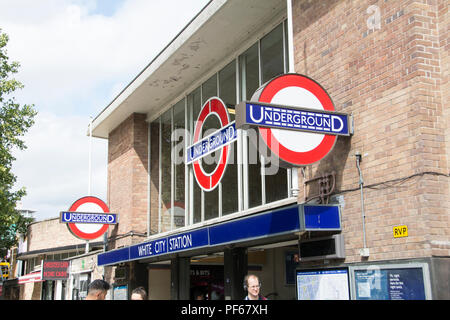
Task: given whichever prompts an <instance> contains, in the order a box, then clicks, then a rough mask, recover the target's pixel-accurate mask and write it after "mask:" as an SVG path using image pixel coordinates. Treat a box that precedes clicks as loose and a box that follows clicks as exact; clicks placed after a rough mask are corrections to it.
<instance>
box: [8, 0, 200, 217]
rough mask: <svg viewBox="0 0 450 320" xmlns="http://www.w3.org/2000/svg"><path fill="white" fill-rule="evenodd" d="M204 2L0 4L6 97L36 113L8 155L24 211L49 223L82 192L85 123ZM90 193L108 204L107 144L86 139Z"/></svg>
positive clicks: (44, 0)
mask: <svg viewBox="0 0 450 320" xmlns="http://www.w3.org/2000/svg"><path fill="white" fill-rule="evenodd" d="M207 3H208V0H192V1H186V0H170V1H167V0H151V1H148V0H39V1H36V0H14V1H11V0H0V28H1V29H2V31H3V32H5V33H7V34H8V35H9V38H10V41H9V43H8V46H7V50H8V56H9V57H10V60H11V61H19V62H20V64H21V68H20V71H19V73H18V74H17V75H16V78H17V79H18V80H19V81H21V82H22V83H23V84H24V85H25V88H24V89H23V90H21V91H18V92H16V93H15V94H14V96H15V97H16V98H17V101H18V102H19V103H21V104H24V103H26V104H34V105H35V108H36V109H37V111H38V112H39V113H38V116H37V118H36V123H35V125H34V126H33V127H32V128H31V129H30V131H29V132H28V134H27V135H26V138H25V141H26V145H27V146H28V149H26V150H25V151H20V152H16V154H15V156H16V158H17V161H16V162H15V163H14V165H13V171H14V173H15V174H16V175H17V177H18V181H17V183H16V186H17V187H18V188H20V187H22V186H25V187H26V190H27V196H26V197H24V198H23V199H22V207H23V208H26V209H32V210H36V211H37V213H36V218H37V219H38V220H41V219H46V218H49V217H56V216H58V214H59V211H61V210H67V209H68V208H69V206H70V205H71V204H72V203H73V202H74V201H75V200H77V199H78V198H80V197H82V196H85V195H86V194H87V191H88V153H89V152H88V151H89V149H88V148H89V138H88V137H87V136H86V132H87V128H88V122H89V117H90V116H92V117H95V116H96V115H97V114H98V113H99V112H100V111H101V110H103V109H104V108H105V107H106V106H107V105H108V104H109V103H110V102H111V101H112V100H113V98H114V97H115V96H116V95H117V94H118V93H119V92H120V91H121V90H122V89H123V88H124V87H125V86H126V85H127V84H128V83H129V82H130V81H131V80H132V79H133V78H134V77H135V76H136V75H137V74H138V73H139V72H140V71H141V70H142V69H143V68H144V67H145V66H146V65H147V64H148V63H149V62H150V61H151V60H152V59H153V58H154V57H155V56H156V55H157V54H158V53H159V52H160V51H161V50H162V49H163V48H164V47H165V46H166V45H167V44H168V43H169V42H170V41H171V40H172V39H173V38H174V37H175V36H176V35H177V33H178V32H180V31H181V29H182V28H183V27H184V26H185V25H186V24H187V23H188V22H189V21H190V20H191V19H192V18H193V17H194V16H195V14H197V13H198V12H199V11H200V10H201V9H202V8H203V7H204V6H205V5H206V4H207ZM92 150H93V153H92V181H93V182H92V195H95V196H98V197H99V198H101V199H103V200H105V201H106V200H107V199H106V192H107V191H106V184H107V141H106V140H100V139H93V148H92Z"/></svg>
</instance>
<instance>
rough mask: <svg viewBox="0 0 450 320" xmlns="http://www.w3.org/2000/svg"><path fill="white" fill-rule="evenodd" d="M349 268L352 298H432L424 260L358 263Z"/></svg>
mask: <svg viewBox="0 0 450 320" xmlns="http://www.w3.org/2000/svg"><path fill="white" fill-rule="evenodd" d="M350 270H351V271H350V272H351V279H352V281H351V283H352V287H351V292H352V297H353V299H355V300H428V299H431V287H430V281H429V272H428V265H427V264H426V263H409V264H388V265H369V266H358V267H351V268H350Z"/></svg>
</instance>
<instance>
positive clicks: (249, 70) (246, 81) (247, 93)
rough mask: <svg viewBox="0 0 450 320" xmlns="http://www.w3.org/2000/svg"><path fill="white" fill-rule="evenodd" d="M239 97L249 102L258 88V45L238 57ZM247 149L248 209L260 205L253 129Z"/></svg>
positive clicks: (258, 171) (249, 131) (259, 178)
mask: <svg viewBox="0 0 450 320" xmlns="http://www.w3.org/2000/svg"><path fill="white" fill-rule="evenodd" d="M239 72H240V79H241V81H240V84H241V88H240V97H241V100H250V99H251V97H252V96H253V94H254V93H255V91H256V90H257V89H258V87H259V62H258V44H257V43H255V44H254V45H253V46H251V47H250V48H249V49H248V50H247V51H245V52H244V53H243V54H242V55H241V56H240V57H239ZM247 136H248V138H247V142H248V143H247V145H248V148H247V150H246V151H244V152H247V158H248V167H247V168H248V175H247V177H244V179H246V178H247V179H248V205H249V208H252V207H256V206H259V205H261V204H262V194H261V192H262V190H261V163H260V157H259V152H258V149H257V148H256V146H257V141H258V140H257V139H258V133H257V131H256V130H254V129H249V130H247Z"/></svg>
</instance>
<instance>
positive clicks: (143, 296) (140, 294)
mask: <svg viewBox="0 0 450 320" xmlns="http://www.w3.org/2000/svg"><path fill="white" fill-rule="evenodd" d="M131 300H147V292H146V291H145V289H144V287H138V288H136V289H134V290H133V291H132V292H131Z"/></svg>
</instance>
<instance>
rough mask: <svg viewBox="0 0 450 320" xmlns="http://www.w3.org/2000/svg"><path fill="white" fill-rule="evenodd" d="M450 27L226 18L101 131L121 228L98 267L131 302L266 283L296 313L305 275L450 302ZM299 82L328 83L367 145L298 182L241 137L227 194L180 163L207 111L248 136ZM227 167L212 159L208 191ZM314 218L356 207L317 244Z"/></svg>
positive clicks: (280, 10)
mask: <svg viewBox="0 0 450 320" xmlns="http://www.w3.org/2000/svg"><path fill="white" fill-rule="evenodd" d="M290 8H292V10H291V9H290ZM291 22H292V24H291ZM448 22H449V15H448V4H447V3H446V1H443V0H442V1H441V0H436V1H433V2H430V1H406V0H405V1H402V0H400V1H382V0H379V1H338V0H329V1H328V0H327V1H307V0H293V1H292V2H291V1H286V0H246V1H239V0H213V1H211V2H209V3H208V4H207V5H206V6H205V7H204V8H203V10H201V11H200V12H199V13H198V14H197V15H196V16H195V17H194V18H193V19H192V21H191V22H190V23H189V24H188V25H187V26H186V27H185V28H184V29H183V30H181V31H180V33H179V34H178V35H177V36H176V37H175V38H174V39H173V40H172V41H171V42H170V43H169V44H168V45H167V46H166V47H165V48H164V49H163V50H162V51H161V52H160V53H159V55H157V56H156V57H155V58H154V59H153V60H152V61H151V62H150V63H149V64H148V65H147V66H146V67H145V68H144V69H143V70H142V71H141V72H140V73H139V74H138V75H137V76H136V77H135V78H134V79H133V80H132V81H131V82H130V83H129V84H128V85H127V86H126V87H125V88H124V89H123V90H122V91H121V93H120V94H119V95H118V96H117V97H116V98H115V99H114V100H113V101H112V102H111V103H110V104H109V105H108V106H106V107H105V109H104V110H103V111H102V112H101V113H100V114H98V115H97V117H96V118H95V119H94V121H93V135H94V136H95V137H98V138H103V139H108V199H107V202H108V205H109V208H110V211H111V212H117V213H119V215H120V219H119V224H118V225H116V226H115V227H110V230H109V234H108V245H107V251H106V252H104V253H100V254H99V255H98V265H99V266H101V267H105V275H106V279H107V280H108V281H109V282H110V283H112V284H113V291H114V292H116V291H117V293H120V296H121V297H123V296H124V295H125V296H127V295H129V294H130V292H131V290H132V289H134V287H137V286H144V287H145V288H146V289H148V292H149V299H192V298H193V291H194V290H197V289H201V290H203V292H204V293H205V294H206V297H207V298H208V299H242V298H243V297H244V295H245V291H244V289H243V279H244V276H245V275H246V274H248V273H254V274H257V275H258V276H259V277H260V280H261V282H262V287H261V292H262V293H263V294H264V295H266V296H268V298H269V299H296V298H299V295H300V293H299V290H300V289H299V287H298V285H299V284H298V279H299V278H298V276H302V275H301V271H302V270H309V271H311V270H313V272H314V274H319V273H320V271H321V270H324V271H327V270H334V269H333V268H335V269H336V268H343V269H342V270H346V273H347V277H348V298H350V299H397V298H398V299H403V298H404V299H448V298H450V297H449V292H450V290H449V283H448V276H449V273H448V272H449V270H450V268H449V266H450V263H449V262H450V259H449V256H450V228H449V216H450V205H449V204H450V203H449V201H450V200H449V199H450V198H449V165H450V161H449V154H450V143H449V140H448V136H449V134H450V127H449V121H450V120H449V116H450V112H449V108H448V107H446V105H447V104H448V101H449V92H450V90H449V83H448V65H449V58H448V53H449V42H448V39H449V35H448V28H447V26H448ZM291 25H292V28H291V27H290V26H291ZM290 39H292V40H290ZM147 40H148V39H146V41H147ZM289 72H295V73H298V74H302V75H305V76H307V77H309V78H311V79H314V81H316V82H317V83H319V84H320V85H321V86H322V87H323V88H324V89H325V90H326V91H327V93H328V94H329V96H330V97H331V99H332V101H333V104H334V107H335V110H336V111H338V112H342V113H346V114H348V115H351V117H352V121H353V130H354V131H353V134H352V135H351V136H347V137H343V136H339V137H338V138H337V141H336V143H335V145H334V148H333V150H332V151H331V152H330V153H329V154H328V155H327V156H326V157H324V158H323V159H322V160H320V161H318V162H316V163H314V164H311V165H307V166H303V167H300V168H286V167H278V166H274V163H273V162H272V161H270V159H271V158H270V154H266V155H264V154H262V153H259V152H258V150H257V149H258V148H257V146H256V145H255V144H254V143H253V141H252V138H254V137H253V136H252V135H251V134H250V132H247V131H246V130H244V129H238V132H237V139H236V140H235V141H234V142H232V143H231V144H229V159H228V163H227V164H226V168H225V171H224V174H223V177H222V179H221V180H220V183H218V186H217V187H216V188H214V189H213V190H212V191H207V190H205V189H204V188H201V187H200V186H199V184H198V182H197V179H196V175H195V172H194V168H193V165H192V164H188V163H186V162H185V161H180V159H181V160H183V159H185V156H186V153H185V150H186V148H187V147H188V146H190V145H191V144H192V143H193V142H194V131H195V130H196V129H198V123H197V120H198V119H199V113H200V111H201V110H202V106H204V104H205V102H207V101H208V100H209V99H211V98H212V97H218V98H220V99H221V100H222V101H223V102H224V103H225V105H226V108H227V111H228V114H229V118H230V121H232V120H234V119H235V109H236V105H237V104H238V103H239V102H241V101H244V100H250V99H251V98H252V96H253V95H254V93H255V92H256V91H257V90H258V89H259V88H261V86H263V85H264V84H266V83H267V82H269V81H270V80H271V79H273V78H275V77H277V76H279V75H282V74H286V73H289ZM219 120H220V119H218V118H217V117H213V116H211V117H207V118H206V119H205V120H204V123H203V124H202V126H201V130H202V134H203V135H206V134H207V131H208V130H215V129H219V128H220V127H221V123H220V121H219ZM221 155H222V153H221V152H215V153H212V154H211V155H209V156H207V157H205V158H204V159H202V164H201V166H202V170H203V171H202V172H203V174H204V175H205V176H208V177H209V176H214V173H215V172H217V170H218V167H219V166H220V164H218V163H219V162H220V159H221V157H222V156H221ZM306 205H314V206H320V205H329V206H330V205H334V206H335V207H338V208H339V223H340V225H339V228H338V229H336V230H320V228H319V229H317V230H309V229H306V228H304V225H303V223H304V221H303V222H302V212H303V213H304V208H305V206H306ZM303 217H304V216H303ZM336 270H337V269H336ZM299 272H300V273H299ZM311 272H312V271H311ZM303 275H305V273H304V274H303ZM414 279H416V280H417V279H418V280H417V281H415V280H414ZM330 281H331V280H330ZM414 281H415V282H414ZM412 282H414V283H412ZM409 283H412V286H413V289H411V290H410V291H408V290H407V289H406V286H405V284H409ZM396 286H397V287H396ZM112 297H113V298H114V293H113V294H112Z"/></svg>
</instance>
